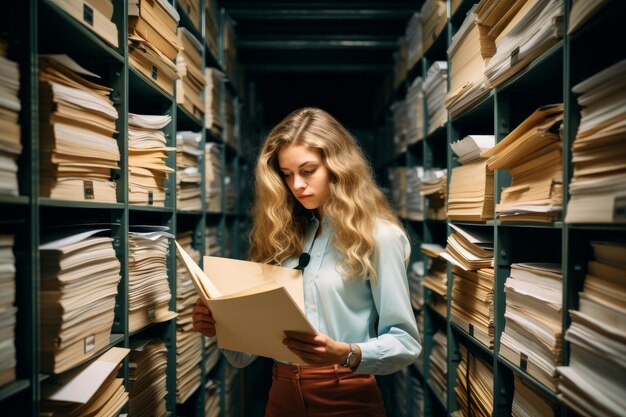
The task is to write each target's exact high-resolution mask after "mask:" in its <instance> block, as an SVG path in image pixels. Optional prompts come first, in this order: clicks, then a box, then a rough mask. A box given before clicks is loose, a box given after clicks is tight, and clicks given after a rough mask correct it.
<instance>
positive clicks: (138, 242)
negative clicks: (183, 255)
mask: <svg viewBox="0 0 626 417" xmlns="http://www.w3.org/2000/svg"><path fill="white" fill-rule="evenodd" d="M168 230H169V227H167V226H130V231H129V232H128V248H129V254H128V331H129V332H135V331H137V330H140V329H142V328H144V327H145V326H147V325H149V324H151V323H160V322H164V321H167V320H170V319H173V318H174V317H176V313H175V312H172V311H169V301H170V299H171V298H172V293H171V292H170V286H169V282H168V279H167V254H168V247H169V240H168V239H173V238H174V236H173V235H172V234H170V233H168Z"/></svg>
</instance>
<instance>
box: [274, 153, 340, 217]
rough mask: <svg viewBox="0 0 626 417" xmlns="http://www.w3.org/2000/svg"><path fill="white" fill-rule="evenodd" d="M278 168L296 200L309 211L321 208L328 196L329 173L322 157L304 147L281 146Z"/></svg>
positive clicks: (319, 210)
mask: <svg viewBox="0 0 626 417" xmlns="http://www.w3.org/2000/svg"><path fill="white" fill-rule="evenodd" d="M278 166H279V167H280V170H281V171H282V173H283V177H284V178H285V182H286V184H287V186H288V187H289V189H290V190H291V192H292V193H293V195H294V196H295V197H296V199H297V200H298V201H299V202H300V204H302V205H303V206H304V207H305V208H307V209H309V210H314V209H318V213H319V214H320V215H321V214H322V210H321V209H322V208H323V206H324V203H325V202H326V199H327V198H328V195H329V194H330V172H329V171H328V168H326V165H324V163H323V161H322V155H321V154H320V153H319V151H317V150H315V149H309V148H307V147H306V146H304V145H297V144H292V145H288V146H283V147H282V148H280V150H279V151H278Z"/></svg>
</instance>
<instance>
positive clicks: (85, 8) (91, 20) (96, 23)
mask: <svg viewBox="0 0 626 417" xmlns="http://www.w3.org/2000/svg"><path fill="white" fill-rule="evenodd" d="M50 1H51V2H52V3H54V4H55V5H56V6H58V7H59V8H60V9H61V10H63V11H64V12H65V13H67V14H68V15H70V16H72V17H73V18H74V19H76V20H77V21H78V22H80V23H81V24H82V25H83V26H85V27H86V28H87V29H89V30H91V31H92V32H93V33H95V34H96V35H98V36H99V37H101V38H102V39H103V40H104V41H105V42H107V43H108V44H109V45H111V46H113V47H115V48H117V47H118V46H119V43H118V40H117V25H116V24H115V23H114V22H112V21H111V19H112V18H113V1H112V0H50ZM118 6H119V7H121V6H122V5H121V4H118Z"/></svg>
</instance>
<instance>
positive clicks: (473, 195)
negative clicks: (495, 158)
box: [447, 135, 494, 221]
mask: <svg viewBox="0 0 626 417" xmlns="http://www.w3.org/2000/svg"><path fill="white" fill-rule="evenodd" d="M490 138H493V136H491V137H490V136H487V135H468V136H466V137H464V138H463V139H462V140H460V141H457V142H454V143H452V144H450V147H451V148H452V151H453V152H454V153H455V154H456V155H457V160H458V161H459V163H462V164H463V165H461V166H457V167H454V168H452V173H451V175H450V186H449V189H448V193H449V195H448V210H447V211H448V218H449V219H450V220H470V221H481V220H488V219H493V206H494V202H493V200H494V195H493V192H494V189H493V188H494V184H493V171H491V170H489V169H487V160H486V159H484V158H481V157H480V154H481V152H484V150H485V149H489V147H490V146H493V139H490Z"/></svg>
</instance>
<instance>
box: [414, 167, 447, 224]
mask: <svg viewBox="0 0 626 417" xmlns="http://www.w3.org/2000/svg"><path fill="white" fill-rule="evenodd" d="M447 190H448V170H447V169H437V168H434V169H430V170H427V171H426V172H424V175H423V176H422V181H421V184H420V194H421V195H422V197H423V198H424V202H425V208H426V209H427V210H426V218H427V219H431V220H445V219H446V216H447V215H446V195H447Z"/></svg>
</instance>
